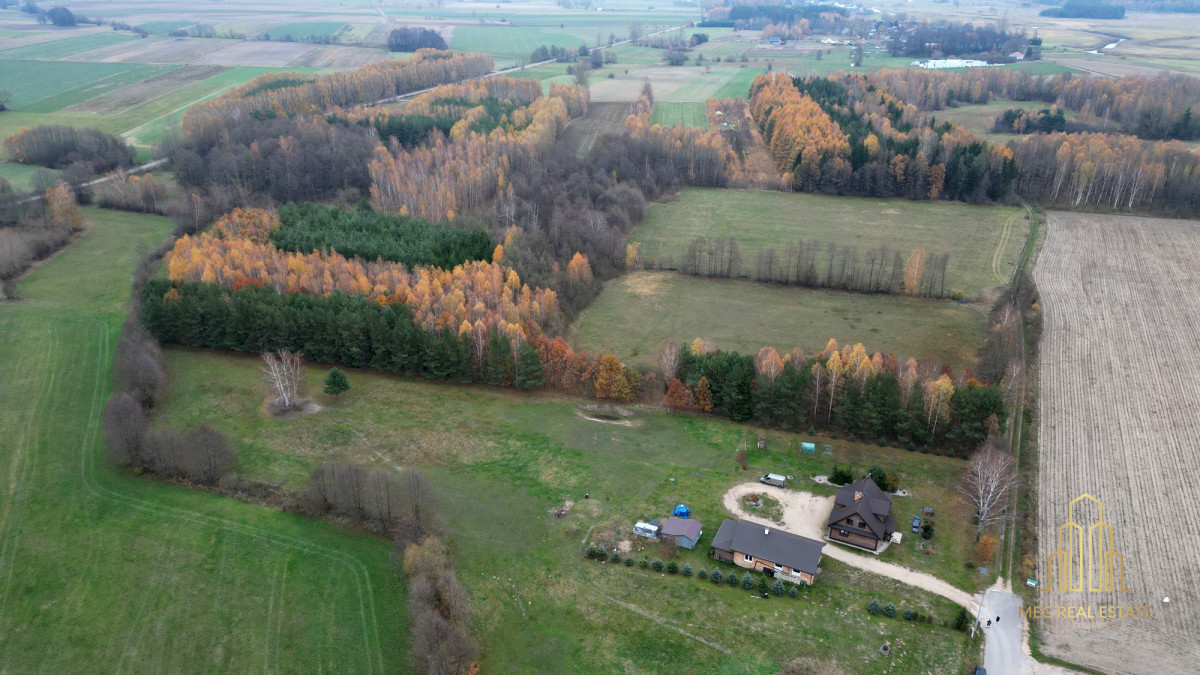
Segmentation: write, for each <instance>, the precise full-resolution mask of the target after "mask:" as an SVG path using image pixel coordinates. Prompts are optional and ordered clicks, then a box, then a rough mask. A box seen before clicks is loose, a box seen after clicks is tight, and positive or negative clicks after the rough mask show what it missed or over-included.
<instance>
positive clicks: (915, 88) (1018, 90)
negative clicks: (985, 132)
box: [838, 68, 1200, 140]
mask: <svg viewBox="0 0 1200 675" xmlns="http://www.w3.org/2000/svg"><path fill="white" fill-rule="evenodd" d="M838 77H840V78H842V79H843V80H845V79H849V78H858V77H863V76H857V75H852V76H847V75H840V76H838ZM865 79H866V82H867V83H868V84H869V85H874V86H875V87H876V88H882V89H885V90H886V91H888V92H890V93H891V94H892V95H893V96H895V97H897V98H898V99H900V100H901V101H903V107H904V110H903V113H902V115H901V120H902V121H903V122H904V123H906V124H912V125H921V124H922V123H923V122H924V120H923V116H922V115H920V113H921V112H936V111H938V110H941V109H943V108H946V107H949V106H952V105H955V104H958V103H964V104H984V103H988V102H989V101H991V100H992V99H993V98H1002V99H1006V100H1012V101H1040V102H1042V103H1045V104H1047V105H1054V106H1056V107H1058V108H1061V109H1063V110H1072V111H1076V112H1079V113H1081V116H1082V117H1084V118H1086V119H1095V118H1099V119H1100V120H1102V122H1101V124H1103V125H1104V128H1102V129H1092V130H1093V131H1104V130H1113V131H1119V132H1122V133H1127V134H1133V135H1135V136H1138V137H1139V138H1146V139H1155V140H1166V139H1179V140H1189V139H1193V138H1200V119H1197V113H1200V111H1194V110H1193V109H1194V108H1196V106H1197V103H1196V102H1197V101H1200V81H1197V80H1196V79H1195V78H1191V77H1186V76H1183V75H1164V76H1159V77H1144V76H1126V77H1120V78H1111V79H1110V78H1102V77H1087V76H1080V75H1077V74H1074V73H1060V74H1057V75H1035V74H1031V73H1026V72H1021V71H1016V70H999V69H996V68H968V69H967V70H966V71H965V72H950V71H945V70H920V69H905V70H882V71H879V72H876V73H871V74H870V75H866V76H865ZM1109 124H1113V125H1115V129H1109V128H1108V125H1109Z"/></svg>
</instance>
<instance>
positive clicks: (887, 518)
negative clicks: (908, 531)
mask: <svg viewBox="0 0 1200 675" xmlns="http://www.w3.org/2000/svg"><path fill="white" fill-rule="evenodd" d="M891 512H892V497H891V495H889V494H887V493H886V492H884V491H883V490H880V489H879V486H878V485H876V484H875V481H873V480H871V476H870V474H867V477H866V478H863V479H862V480H859V481H856V482H854V483H847V484H846V485H843V486H842V487H840V488H838V491H837V496H836V497H834V498H833V512H832V513H830V514H829V538H830V539H833V540H835V541H840V542H842V543H845V544H850V545H852V546H858V547H859V548H865V549H867V550H868V551H875V550H877V549H878V548H879V542H880V541H886V540H887V539H889V538H890V537H891V536H892V533H893V532H895V531H896V519H895V518H893V517H892V516H891Z"/></svg>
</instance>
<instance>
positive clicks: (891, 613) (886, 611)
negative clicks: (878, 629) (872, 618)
mask: <svg viewBox="0 0 1200 675" xmlns="http://www.w3.org/2000/svg"><path fill="white" fill-rule="evenodd" d="M883 615H884V616H886V617H890V618H893V619H894V618H896V605H895V603H891V602H889V603H888V604H886V605H884V606H883Z"/></svg>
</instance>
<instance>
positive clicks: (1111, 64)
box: [1047, 56, 1200, 77]
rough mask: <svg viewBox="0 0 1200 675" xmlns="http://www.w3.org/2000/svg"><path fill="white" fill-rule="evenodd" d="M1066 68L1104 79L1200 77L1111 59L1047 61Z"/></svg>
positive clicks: (1070, 58) (1051, 59) (1078, 58)
mask: <svg viewBox="0 0 1200 675" xmlns="http://www.w3.org/2000/svg"><path fill="white" fill-rule="evenodd" d="M1047 60H1048V61H1052V62H1054V63H1057V64H1059V65H1062V66H1067V67H1068V68H1074V69H1076V70H1082V71H1084V72H1087V73H1095V74H1096V75H1103V76H1105V77H1126V76H1128V75H1140V76H1142V77H1158V76H1159V75H1163V74H1165V73H1171V74H1182V75H1190V76H1191V77H1200V73H1190V72H1184V71H1180V70H1172V69H1170V68H1169V67H1164V68H1154V67H1151V66H1143V65H1137V64H1133V63H1125V62H1124V61H1118V60H1117V59H1113V58H1104V57H1101V58H1095V59H1089V58H1083V57H1068V56H1054V57H1050V58H1048V59H1047Z"/></svg>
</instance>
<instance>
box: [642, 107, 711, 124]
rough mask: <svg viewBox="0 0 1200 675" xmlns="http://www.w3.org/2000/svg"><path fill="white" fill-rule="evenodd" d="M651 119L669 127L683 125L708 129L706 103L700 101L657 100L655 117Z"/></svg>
mask: <svg viewBox="0 0 1200 675" xmlns="http://www.w3.org/2000/svg"><path fill="white" fill-rule="evenodd" d="M651 121H652V122H653V123H654V124H661V125H663V126H668V127H673V126H675V125H682V126H685V127H699V128H701V129H707V128H708V113H707V111H706V110H705V107H704V104H703V103H701V102H699V101H694V102H682V103H681V102H674V101H663V102H655V104H654V117H653V118H651Z"/></svg>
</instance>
